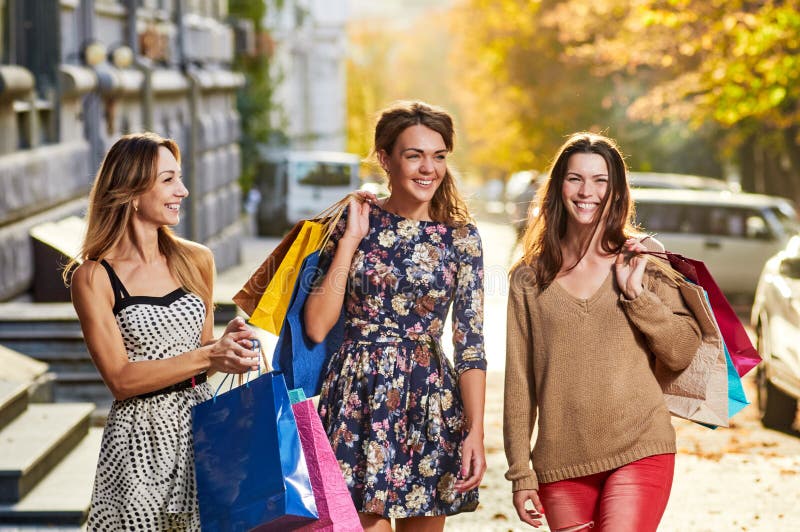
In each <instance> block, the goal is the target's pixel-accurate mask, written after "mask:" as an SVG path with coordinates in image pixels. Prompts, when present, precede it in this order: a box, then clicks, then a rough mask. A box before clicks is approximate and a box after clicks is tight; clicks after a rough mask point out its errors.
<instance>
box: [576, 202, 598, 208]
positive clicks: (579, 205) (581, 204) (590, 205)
mask: <svg viewBox="0 0 800 532" xmlns="http://www.w3.org/2000/svg"><path fill="white" fill-rule="evenodd" d="M575 205H577V206H578V208H579V209H594V208H595V206H596V205H595V204H594V203H576V204H575Z"/></svg>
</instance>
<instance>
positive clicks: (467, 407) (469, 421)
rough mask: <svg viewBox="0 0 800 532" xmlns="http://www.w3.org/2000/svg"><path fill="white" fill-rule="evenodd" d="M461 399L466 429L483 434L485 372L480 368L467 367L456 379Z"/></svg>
mask: <svg viewBox="0 0 800 532" xmlns="http://www.w3.org/2000/svg"><path fill="white" fill-rule="evenodd" d="M458 385H459V388H460V389H461V400H462V402H463V403H464V415H465V417H466V429H467V430H468V431H469V432H470V433H473V432H476V431H477V432H478V433H480V434H483V415H484V414H483V413H484V407H485V404H486V372H485V371H483V370H482V369H468V370H467V371H465V372H464V373H462V374H461V376H460V377H459V380H458Z"/></svg>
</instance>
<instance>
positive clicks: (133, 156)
mask: <svg viewBox="0 0 800 532" xmlns="http://www.w3.org/2000/svg"><path fill="white" fill-rule="evenodd" d="M162 146H163V147H164V148H166V149H168V150H169V151H170V153H172V155H174V156H175V159H176V160H177V161H178V164H180V161H181V153H180V149H178V145H177V144H176V143H175V141H174V140H172V139H165V138H163V137H161V136H159V135H157V134H155V133H149V132H148V133H133V134H130V135H125V136H123V137H122V138H120V139H119V140H118V141H117V142H115V143H114V145H113V146H111V149H109V150H108V153H106V156H105V158H104V159H103V162H102V164H101V165H100V169H99V170H98V172H97V176H96V177H95V180H94V184H93V185H92V190H91V192H90V193H89V209H88V213H87V217H86V218H87V219H86V236H85V238H84V241H83V245H82V246H81V252H80V255H79V257H80V260H96V261H100V260H102V259H104V258H105V257H107V256H108V254H109V253H110V252H111V250H112V249H114V247H115V246H116V245H117V244H118V243H119V242H120V240H122V237H123V236H124V235H125V234H126V232H127V234H128V236H129V237H130V238H131V239H132V240H134V242H135V238H136V237H135V233H134V232H133V231H132V230H131V224H132V220H133V215H134V208H133V200H134V198H136V197H138V196H140V195H141V194H143V193H145V192H147V191H148V190H150V188H152V187H153V185H154V184H155V182H156V174H157V172H158V150H159V148H161V147H162ZM158 249H159V251H160V252H161V253H162V254H164V256H165V257H166V259H167V265H168V267H169V269H170V272H171V273H172V274H173V275H174V276H175V277H176V278H177V279H178V281H179V282H180V283H181V285H183V287H184V288H186V289H187V290H188V291H190V292H192V293H194V294H197V295H198V296H200V297H201V298H202V299H203V301H204V302H205V303H206V307H207V308H211V301H212V287H211V286H210V285H209V283H208V282H207V281H205V280H204V279H203V275H202V273H201V272H200V270H199V269H198V267H197V262H198V259H199V257H198V253H197V249H198V248H196V247H193V246H191V245H190V244H189V242H188V241H186V240H183V239H182V238H179V237H177V236H176V235H175V234H174V233H173V232H172V230H171V229H170V228H169V227H167V226H162V227H159V228H158ZM78 262H80V261H79V260H78V259H77V258H73V259H72V260H71V261H70V262H69V263H68V264H67V266H66V267H65V268H64V272H63V278H64V282H65V284H67V285H69V280H70V272H72V270H73V267H74V266H75V265H76V264H77V263H78Z"/></svg>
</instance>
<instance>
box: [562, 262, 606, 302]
mask: <svg viewBox="0 0 800 532" xmlns="http://www.w3.org/2000/svg"><path fill="white" fill-rule="evenodd" d="M613 273H614V272H613V268H609V270H608V273H606V276H605V278H604V279H603V282H602V283H600V285H599V286H598V287H597V288H596V289H595V291H594V293H593V294H592V295H590V296H589V297H578V296H576V295H574V294H573V293H572V292H570V291H569V290H567V289H566V288H565V287H564V286H563V285H562V284H561V283H560V282H558V279H553V282H552V284H554V285H555V286H556V288H557V289H558V290H559V291H560V292H562V293H563V294H564V295H565V296H567V298H569V299H570V300H572V301H576V302H578V303H581V304H586V303H591V302H593V301H595V300H596V299H597V298H599V297H601V296H602V295H603V292H604V288H605V287H606V285H607V284H608V283H609V282H610V281H611V279H612V277H613V275H612V274H613Z"/></svg>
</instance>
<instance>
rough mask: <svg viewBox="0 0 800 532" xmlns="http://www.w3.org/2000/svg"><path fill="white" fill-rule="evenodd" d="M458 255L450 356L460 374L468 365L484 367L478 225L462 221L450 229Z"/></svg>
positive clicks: (481, 256) (481, 275)
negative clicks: (460, 257) (464, 223)
mask: <svg viewBox="0 0 800 532" xmlns="http://www.w3.org/2000/svg"><path fill="white" fill-rule="evenodd" d="M454 245H455V247H456V249H457V250H458V252H459V253H460V254H461V255H462V259H461V262H460V264H459V266H458V273H457V277H456V286H455V294H454V298H453V360H454V362H455V370H456V372H457V373H458V374H459V375H460V374H462V373H463V372H465V371H466V370H468V369H481V370H484V371H485V370H486V352H485V347H484V340H483V249H482V247H481V237H480V235H479V234H478V229H477V228H476V227H475V226H474V225H466V226H464V227H463V228H459V229H458V230H457V231H455V232H454Z"/></svg>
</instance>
